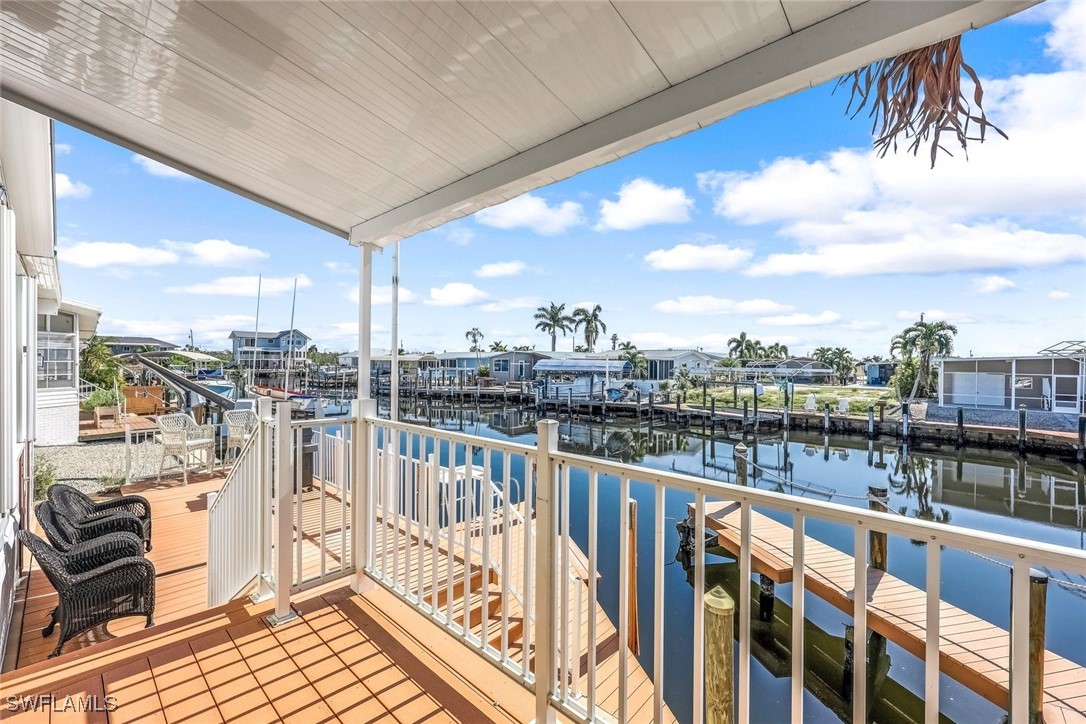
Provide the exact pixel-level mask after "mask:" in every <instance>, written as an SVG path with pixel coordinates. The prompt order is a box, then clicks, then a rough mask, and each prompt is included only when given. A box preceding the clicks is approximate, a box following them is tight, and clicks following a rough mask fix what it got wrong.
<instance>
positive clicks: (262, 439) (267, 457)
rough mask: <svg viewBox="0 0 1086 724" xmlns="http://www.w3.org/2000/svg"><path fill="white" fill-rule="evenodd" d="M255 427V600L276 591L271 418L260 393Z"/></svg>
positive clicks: (268, 402)
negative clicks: (257, 564)
mask: <svg viewBox="0 0 1086 724" xmlns="http://www.w3.org/2000/svg"><path fill="white" fill-rule="evenodd" d="M256 419H257V422H256V427H255V428H253V435H255V436H256V439H255V440H254V441H253V446H254V449H255V450H256V453H257V455H258V457H257V460H256V468H257V469H256V473H257V475H258V476H259V477H258V480H259V485H258V490H259V495H260V504H259V505H258V507H257V511H258V514H259V516H260V519H259V520H258V521H257V525H258V526H259V527H258V531H259V536H260V537H259V538H258V539H257V540H259V541H260V575H259V577H258V578H259V580H258V581H257V589H256V591H254V592H253V594H252V596H250V598H251V599H252V601H253V602H254V603H256V602H258V601H265V600H267V599H269V598H271V597H272V595H274V593H275V589H274V586H273V581H274V580H275V574H274V571H272V565H273V562H272V538H271V536H272V533H273V528H272V500H273V499H274V497H275V488H274V487H273V472H272V469H273V465H272V457H271V455H272V449H271V443H272V435H271V427H272V425H273V424H274V421H273V420H272V401H271V399H270V398H268V397H261V398H259V399H258V400H257V402H256ZM235 464H236V461H235Z"/></svg>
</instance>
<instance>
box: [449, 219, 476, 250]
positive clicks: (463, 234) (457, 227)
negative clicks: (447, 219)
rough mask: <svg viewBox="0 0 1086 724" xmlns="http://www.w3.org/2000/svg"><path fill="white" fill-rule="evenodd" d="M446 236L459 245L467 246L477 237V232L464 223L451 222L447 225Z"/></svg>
mask: <svg viewBox="0 0 1086 724" xmlns="http://www.w3.org/2000/svg"><path fill="white" fill-rule="evenodd" d="M445 237H446V238H447V239H448V240H449V241H451V242H452V243H454V244H456V245H457V246H467V245H468V244H470V243H471V240H472V239H474V238H475V232H474V231H472V230H471V229H469V228H468V227H466V226H463V225H462V224H449V225H447V226H446V227H445Z"/></svg>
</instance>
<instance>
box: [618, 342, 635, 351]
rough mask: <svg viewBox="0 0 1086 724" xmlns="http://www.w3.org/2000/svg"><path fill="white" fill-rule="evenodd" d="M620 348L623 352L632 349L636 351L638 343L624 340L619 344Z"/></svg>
mask: <svg viewBox="0 0 1086 724" xmlns="http://www.w3.org/2000/svg"><path fill="white" fill-rule="evenodd" d="M618 348H619V349H621V350H622V351H623V352H629V351H630V350H631V349H632V350H635V351H636V350H637V345H636V344H634V343H633V342H622V343H620V344H619V345H618Z"/></svg>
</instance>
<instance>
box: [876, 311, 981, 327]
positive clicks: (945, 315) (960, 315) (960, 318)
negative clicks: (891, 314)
mask: <svg viewBox="0 0 1086 724" xmlns="http://www.w3.org/2000/svg"><path fill="white" fill-rule="evenodd" d="M921 314H922V315H924V320H925V321H928V322H936V321H940V320H941V321H944V322H951V323H957V322H960V323H962V324H969V323H970V322H973V321H975V320H974V319H973V317H972V316H971V315H969V314H967V313H965V312H948V311H946V310H945V309H925V310H923V311H917V312H914V311H911V310H907V309H902V310H901V311H899V312H898V313H897V315H895V316H897V318H898V319H901V320H903V321H906V322H917V321H919V320H920V315H921Z"/></svg>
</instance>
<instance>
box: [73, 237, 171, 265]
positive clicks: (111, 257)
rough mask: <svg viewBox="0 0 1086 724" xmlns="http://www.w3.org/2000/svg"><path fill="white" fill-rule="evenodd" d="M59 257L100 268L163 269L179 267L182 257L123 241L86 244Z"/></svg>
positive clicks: (75, 263)
mask: <svg viewBox="0 0 1086 724" xmlns="http://www.w3.org/2000/svg"><path fill="white" fill-rule="evenodd" d="M57 256H58V257H59V258H60V260H61V261H62V262H64V263H65V264H72V265H74V266H79V267H83V268H85V269H99V268H101V267H105V266H159V265H160V264H176V263H177V262H178V261H179V260H180V258H179V257H178V255H177V254H176V253H175V252H172V251H168V250H166V249H156V248H153V247H147V246H136V245H135V244H129V243H127V242H123V241H117V242H114V241H82V242H79V243H78V244H73V245H72V246H62V247H60V248H59V249H57Z"/></svg>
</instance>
